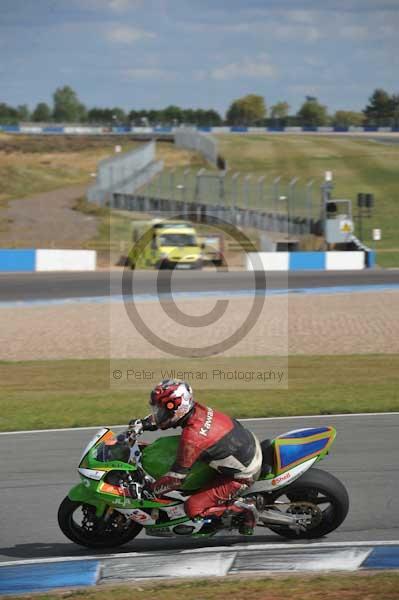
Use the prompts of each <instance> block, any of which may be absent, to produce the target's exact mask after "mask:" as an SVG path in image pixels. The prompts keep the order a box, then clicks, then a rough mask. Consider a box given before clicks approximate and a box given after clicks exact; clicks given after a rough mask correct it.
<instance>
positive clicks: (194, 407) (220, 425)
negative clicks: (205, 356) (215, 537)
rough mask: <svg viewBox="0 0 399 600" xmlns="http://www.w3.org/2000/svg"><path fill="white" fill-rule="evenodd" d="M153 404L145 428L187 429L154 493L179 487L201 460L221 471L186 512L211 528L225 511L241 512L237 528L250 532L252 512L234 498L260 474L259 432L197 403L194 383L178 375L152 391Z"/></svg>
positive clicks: (195, 496) (189, 503)
mask: <svg viewBox="0 0 399 600" xmlns="http://www.w3.org/2000/svg"><path fill="white" fill-rule="evenodd" d="M150 405H151V409H152V414H151V415H149V416H148V417H146V418H145V419H142V420H141V421H139V423H140V425H141V426H142V431H155V430H156V429H158V428H159V429H169V428H170V427H182V429H183V432H182V435H181V437H180V443H179V447H178V451H177V457H176V461H175V463H174V464H173V466H172V467H171V470H170V471H169V472H168V473H166V474H165V475H163V476H162V477H160V478H159V479H158V480H157V481H155V482H154V483H153V491H154V493H155V494H157V495H162V494H166V493H167V492H170V491H172V490H176V489H178V488H180V487H181V485H182V484H183V481H184V479H185V477H186V475H187V473H188V471H189V470H190V468H191V467H192V465H193V464H194V462H195V461H196V460H198V459H200V460H202V461H204V462H206V463H208V464H209V466H210V467H212V468H213V469H215V470H216V471H217V473H218V474H217V476H216V477H215V479H214V480H213V481H212V482H211V484H210V485H208V486H207V487H206V488H204V489H202V490H201V491H200V492H197V493H195V494H193V495H192V496H190V498H188V500H187V501H186V502H185V505H184V507H185V511H186V514H187V516H188V517H190V518H191V519H192V518H195V517H209V518H210V521H209V522H210V523H211V527H212V526H214V525H215V524H217V522H218V521H219V518H220V517H221V516H222V515H223V514H224V513H225V512H226V511H227V510H228V511H231V512H233V513H236V514H242V515H243V519H242V522H241V525H240V528H239V532H240V533H242V534H244V535H252V534H253V529H254V526H255V517H254V510H253V509H252V510H251V508H252V507H251V506H250V505H248V504H247V505H245V502H241V503H240V501H237V500H236V499H237V496H238V495H239V494H240V493H242V492H243V491H244V490H245V489H246V488H247V487H248V486H250V485H251V484H252V483H253V482H254V481H255V480H256V479H257V478H258V477H259V474H260V470H261V465H262V450H261V447H260V443H259V441H258V439H257V438H256V437H255V435H254V434H253V433H251V432H250V431H248V429H245V428H244V427H243V426H242V425H241V424H240V423H239V422H238V421H236V420H235V419H231V418H230V417H228V416H227V415H225V414H223V413H221V412H218V411H216V410H213V409H212V408H208V407H205V406H203V405H202V404H199V403H198V402H195V401H194V398H193V391H192V388H191V386H190V385H189V384H188V383H186V382H184V381H181V380H179V379H165V380H164V381H161V383H159V384H158V385H157V386H156V387H155V388H154V389H153V390H152V392H151V398H150ZM136 423H137V421H136ZM243 504H244V506H243Z"/></svg>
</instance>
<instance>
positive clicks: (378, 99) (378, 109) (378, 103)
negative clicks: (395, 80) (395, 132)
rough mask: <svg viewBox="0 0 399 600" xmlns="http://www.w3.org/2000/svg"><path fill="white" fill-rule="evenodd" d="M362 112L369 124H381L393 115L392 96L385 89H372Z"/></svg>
mask: <svg viewBox="0 0 399 600" xmlns="http://www.w3.org/2000/svg"><path fill="white" fill-rule="evenodd" d="M363 113H364V115H365V117H366V119H367V122H368V123H369V124H370V125H383V124H386V123H387V122H388V121H389V119H392V117H393V103H392V97H391V96H390V95H389V94H388V92H386V91H385V90H383V89H381V88H378V89H376V90H374V92H373V94H372V95H371V96H370V98H369V103H368V105H367V106H366V108H365V109H364V110H363Z"/></svg>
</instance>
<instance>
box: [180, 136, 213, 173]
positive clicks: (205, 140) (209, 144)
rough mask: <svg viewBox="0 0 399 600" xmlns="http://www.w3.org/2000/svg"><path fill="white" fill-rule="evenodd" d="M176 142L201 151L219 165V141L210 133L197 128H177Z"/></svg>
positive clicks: (205, 156) (184, 146)
mask: <svg viewBox="0 0 399 600" xmlns="http://www.w3.org/2000/svg"><path fill="white" fill-rule="evenodd" d="M175 144H176V146H177V147H179V148H187V149H188V150H195V151H196V152H199V153H200V154H202V156H203V157H204V158H206V160H208V161H209V162H210V163H212V164H213V165H217V163H218V146H217V141H216V140H215V139H214V138H213V137H212V136H210V135H207V134H204V133H201V132H199V131H196V130H195V129H188V128H187V129H183V128H182V129H176V130H175Z"/></svg>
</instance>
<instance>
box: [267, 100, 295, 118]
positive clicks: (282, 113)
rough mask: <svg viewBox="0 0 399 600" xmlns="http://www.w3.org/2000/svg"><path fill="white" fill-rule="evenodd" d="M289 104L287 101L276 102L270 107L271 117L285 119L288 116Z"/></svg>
mask: <svg viewBox="0 0 399 600" xmlns="http://www.w3.org/2000/svg"><path fill="white" fill-rule="evenodd" d="M289 110H290V105H289V104H288V102H276V104H273V106H272V107H271V109H270V114H271V117H272V119H285V118H286V117H288V113H289Z"/></svg>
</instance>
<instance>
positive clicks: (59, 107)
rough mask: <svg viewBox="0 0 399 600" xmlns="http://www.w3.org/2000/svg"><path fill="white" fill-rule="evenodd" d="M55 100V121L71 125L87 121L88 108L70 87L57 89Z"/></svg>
mask: <svg viewBox="0 0 399 600" xmlns="http://www.w3.org/2000/svg"><path fill="white" fill-rule="evenodd" d="M53 98H54V112H53V116H54V120H55V121H57V122H66V123H71V122H79V121H84V120H85V119H86V108H85V107H84V105H83V104H82V103H81V102H80V101H79V99H78V96H77V94H76V92H74V90H73V89H72V88H71V87H69V85H65V86H64V87H62V88H57V89H56V90H55V92H54V95H53Z"/></svg>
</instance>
